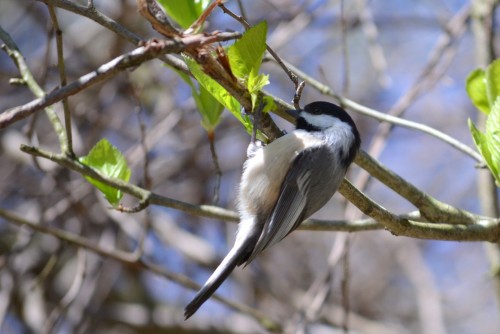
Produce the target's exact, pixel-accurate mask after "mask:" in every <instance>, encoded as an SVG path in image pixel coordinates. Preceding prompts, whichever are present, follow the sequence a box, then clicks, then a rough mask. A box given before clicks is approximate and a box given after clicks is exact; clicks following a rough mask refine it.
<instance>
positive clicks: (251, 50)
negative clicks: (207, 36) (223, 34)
mask: <svg viewBox="0 0 500 334" xmlns="http://www.w3.org/2000/svg"><path fill="white" fill-rule="evenodd" d="M266 35H267V23H266V22H265V21H262V22H260V23H259V24H257V25H256V26H254V27H252V28H250V29H248V30H247V31H245V33H244V34H243V36H241V38H240V39H239V40H237V41H236V42H235V43H234V44H233V45H231V46H230V47H229V49H228V52H227V53H228V57H229V64H230V66H231V70H232V71H233V74H234V75H235V76H236V77H238V78H242V79H244V78H246V77H247V76H249V75H250V72H251V71H252V70H256V71H257V72H258V69H259V68H260V63H261V62H262V56H263V55H264V51H265V50H266Z"/></svg>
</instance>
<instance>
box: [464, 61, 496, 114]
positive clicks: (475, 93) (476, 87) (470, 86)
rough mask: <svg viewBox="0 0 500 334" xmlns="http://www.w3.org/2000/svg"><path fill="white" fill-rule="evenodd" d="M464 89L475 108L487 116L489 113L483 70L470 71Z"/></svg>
mask: <svg viewBox="0 0 500 334" xmlns="http://www.w3.org/2000/svg"><path fill="white" fill-rule="evenodd" d="M465 88H466V90H467V94H468V95H469V98H470V99H471V100H472V103H474V105H475V106H476V108H478V109H479V110H481V111H482V112H484V113H485V114H488V113H489V112H490V102H489V100H488V93H487V88H486V73H485V72H484V70H482V69H480V68H478V69H476V70H474V71H472V73H471V74H469V76H468V77H467V80H466V86H465Z"/></svg>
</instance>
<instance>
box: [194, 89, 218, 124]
mask: <svg viewBox="0 0 500 334" xmlns="http://www.w3.org/2000/svg"><path fill="white" fill-rule="evenodd" d="M193 96H196V97H195V102H196V106H197V107H198V110H199V111H200V114H201V117H202V120H201V125H202V126H203V127H204V128H205V130H207V131H208V132H211V131H213V130H215V128H216V127H217V125H219V122H220V119H221V117H220V116H221V114H222V111H223V110H224V106H223V105H222V104H221V103H220V102H219V101H217V99H216V98H215V97H214V96H213V95H212V94H210V92H209V91H208V90H206V89H205V87H203V86H200V92H199V94H196V93H194V92H193Z"/></svg>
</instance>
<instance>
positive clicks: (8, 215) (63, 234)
mask: <svg viewBox="0 0 500 334" xmlns="http://www.w3.org/2000/svg"><path fill="white" fill-rule="evenodd" d="M0 217H3V218H4V219H7V220H8V221H9V222H11V223H14V224H16V225H19V226H28V227H30V228H31V229H33V230H35V231H37V232H41V233H44V234H48V235H52V236H54V237H56V238H58V239H60V240H64V241H66V242H68V243H70V244H73V245H76V246H78V247H82V248H84V249H87V250H89V251H91V252H94V253H96V254H99V255H101V256H104V257H108V258H111V259H114V260H116V261H119V262H122V263H127V264H133V265H135V266H136V267H138V268H142V269H146V270H149V271H151V272H153V273H155V274H157V275H159V276H162V277H164V278H166V279H168V280H170V281H173V282H176V283H177V284H179V285H182V286H184V287H186V288H189V289H193V290H198V289H199V288H200V286H199V285H198V284H196V283H195V282H193V281H192V280H191V279H190V278H188V277H186V276H184V275H179V274H176V273H173V272H170V271H167V270H165V269H164V268H163V267H161V266H159V265H156V264H154V263H150V262H147V261H145V260H144V259H137V258H136V256H135V255H134V253H129V252H125V251H122V250H118V249H113V250H108V249H103V248H101V247H99V246H98V245H96V244H95V243H93V242H90V241H89V240H87V239H86V238H84V237H81V236H79V235H76V234H74V233H71V232H67V231H64V230H61V229H57V228H53V227H49V226H45V225H42V224H39V223H35V222H31V221H28V220H27V219H24V218H22V217H20V216H18V215H17V214H14V213H12V212H9V211H6V210H3V209H0ZM213 298H214V299H216V300H218V301H220V302H222V303H224V304H225V305H227V306H229V307H231V308H232V309H234V310H237V311H239V312H242V313H245V314H248V315H250V316H251V317H253V318H255V319H256V320H257V321H258V322H259V323H260V324H261V325H262V326H264V327H265V328H268V329H272V330H278V331H279V329H280V325H279V324H278V323H276V322H274V321H273V320H271V319H269V318H268V317H267V316H266V315H264V314H262V313H261V312H259V311H257V310H255V309H253V308H250V307H248V306H246V305H243V304H239V303H235V302H232V301H230V300H227V299H226V298H223V297H220V296H219V295H217V294H215V295H214V296H213Z"/></svg>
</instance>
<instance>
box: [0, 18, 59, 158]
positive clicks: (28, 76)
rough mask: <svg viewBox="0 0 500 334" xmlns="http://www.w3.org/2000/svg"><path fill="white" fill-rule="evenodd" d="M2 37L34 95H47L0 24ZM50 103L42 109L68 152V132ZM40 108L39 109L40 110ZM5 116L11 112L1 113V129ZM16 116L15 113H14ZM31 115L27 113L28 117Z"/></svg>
mask: <svg viewBox="0 0 500 334" xmlns="http://www.w3.org/2000/svg"><path fill="white" fill-rule="evenodd" d="M0 39H2V40H3V42H4V43H5V44H4V45H2V49H3V50H5V52H7V54H8V55H9V57H11V59H12V60H13V61H14V63H15V64H16V66H17V68H18V69H19V73H20V74H21V77H22V80H23V82H24V83H25V84H26V85H27V86H28V87H29V89H30V90H31V91H32V93H33V95H35V96H36V97H38V98H39V99H43V98H44V97H45V92H44V90H43V89H42V88H41V87H40V86H39V85H38V83H37V82H36V80H35V78H34V77H33V74H32V73H31V71H30V69H29V67H28V65H27V64H26V62H25V60H24V57H23V55H22V53H21V51H20V50H19V48H18V46H17V44H16V42H14V40H13V39H12V38H11V37H10V35H9V34H8V33H7V32H6V31H5V30H4V29H3V28H2V27H1V26H0ZM48 106H49V105H44V106H42V107H41V108H40V109H44V108H45V113H46V114H47V118H48V119H49V120H50V122H51V124H52V127H53V128H54V131H55V133H56V134H57V138H58V139H59V144H60V146H61V150H62V152H67V151H68V150H67V147H68V146H67V145H68V138H67V137H66V132H65V131H64V127H63V125H62V123H61V120H60V119H59V117H58V116H57V114H56V113H55V111H54V109H53V108H47V107H48ZM40 109H39V110H40ZM4 116H7V117H9V116H10V115H9V114H5V113H2V114H0V129H2V128H3V126H2V123H3V122H2V120H3V118H4ZM14 116H15V115H14ZM27 116H29V115H26V117H27Z"/></svg>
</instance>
